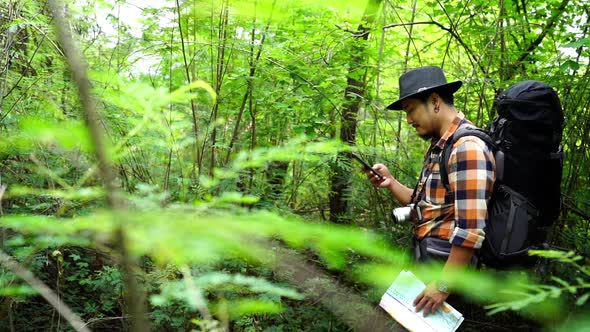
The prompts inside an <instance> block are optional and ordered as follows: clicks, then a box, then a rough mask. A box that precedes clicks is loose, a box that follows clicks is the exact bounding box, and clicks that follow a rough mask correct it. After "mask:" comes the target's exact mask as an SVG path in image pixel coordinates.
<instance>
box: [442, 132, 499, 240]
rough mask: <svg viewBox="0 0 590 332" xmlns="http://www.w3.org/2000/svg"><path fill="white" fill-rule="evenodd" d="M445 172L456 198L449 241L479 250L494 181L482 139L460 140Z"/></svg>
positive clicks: (491, 160) (490, 163) (489, 159)
mask: <svg viewBox="0 0 590 332" xmlns="http://www.w3.org/2000/svg"><path fill="white" fill-rule="evenodd" d="M448 169H449V185H450V188H451V190H452V191H453V192H454V196H455V228H454V229H453V231H452V235H451V237H450V239H449V242H451V244H453V245H458V246H462V247H468V248H474V249H478V248H480V247H481V244H482V243H483V240H484V237H485V233H484V227H485V222H486V219H487V208H488V201H489V199H490V197H491V194H492V190H493V186H494V181H495V165H494V158H493V155H492V153H491V151H490V150H489V149H488V147H487V146H486V144H485V143H484V142H483V141H482V140H481V139H479V138H477V137H471V136H467V137H463V138H460V139H459V140H458V141H457V142H456V143H455V145H454V147H453V150H452V151H451V155H450V157H449V165H448Z"/></svg>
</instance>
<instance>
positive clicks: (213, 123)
mask: <svg viewBox="0 0 590 332" xmlns="http://www.w3.org/2000/svg"><path fill="white" fill-rule="evenodd" d="M179 3H180V8H176V3H174V2H171V1H167V2H164V3H162V4H155V3H154V4H152V3H151V2H150V3H149V4H148V3H146V5H145V8H143V9H142V10H138V9H132V8H131V7H130V6H129V5H127V4H125V3H123V2H120V1H111V0H96V1H93V0H90V1H84V2H79V1H69V3H68V10H69V12H70V13H71V14H70V16H69V17H70V19H71V26H72V27H73V30H74V32H75V34H76V36H77V39H78V43H79V47H80V49H81V50H82V52H83V54H84V55H85V57H86V60H87V62H88V64H89V67H90V69H91V70H92V74H91V79H92V84H93V92H94V95H95V97H96V106H97V108H98V109H99V110H100V112H101V125H102V127H103V128H105V129H106V133H107V135H106V138H107V139H106V146H107V152H108V157H109V158H110V161H111V162H112V163H113V164H112V166H113V168H114V169H116V173H117V185H118V186H119V187H120V188H121V189H122V191H123V193H121V194H120V195H119V196H118V197H120V199H122V200H124V201H125V202H126V209H125V210H124V211H111V210H109V209H107V208H105V206H106V204H105V200H104V198H105V195H106V193H105V191H104V189H103V186H102V180H101V179H100V178H99V176H98V172H97V170H98V168H97V164H96V160H95V159H96V158H95V156H94V152H95V151H94V143H93V142H92V140H91V138H90V135H89V133H88V130H87V128H86V127H85V125H84V124H83V123H84V122H83V119H84V116H83V115H82V113H81V112H80V108H81V106H80V103H79V101H78V97H77V94H76V90H77V87H75V86H73V85H72V82H71V79H70V78H69V77H70V73H69V72H68V70H67V69H66V63H65V61H64V58H63V54H62V52H63V51H62V49H61V47H60V45H59V42H57V38H56V36H55V35H54V33H53V26H52V18H51V15H50V13H49V12H48V11H47V9H46V8H45V7H42V6H40V5H39V4H38V3H37V2H34V1H5V2H3V3H2V4H0V30H1V31H2V33H0V68H2V70H0V130H1V131H2V137H3V138H2V140H0V184H7V185H8V191H7V192H6V193H5V194H4V196H3V197H2V209H1V211H0V213H1V214H2V215H3V216H2V218H1V219H0V225H2V227H3V229H2V231H3V234H2V247H3V248H4V249H6V250H7V251H9V252H10V253H11V254H12V255H14V256H15V257H16V258H17V259H18V260H19V261H21V262H23V264H25V265H26V266H27V268H29V269H30V270H31V271H33V272H34V273H35V275H37V276H38V277H39V278H41V279H42V280H43V281H44V282H46V283H47V284H48V285H50V286H51V287H52V288H54V289H55V291H56V292H58V293H59V294H60V296H61V297H62V298H63V299H64V301H65V302H66V303H68V305H70V306H71V307H72V308H73V309H74V311H76V312H77V313H78V314H79V315H81V316H82V318H84V319H85V320H87V321H88V323H89V324H90V325H89V326H90V327H91V328H97V329H100V328H104V329H125V328H128V322H127V321H121V320H110V319H109V318H113V317H120V316H122V315H123V306H124V303H123V293H124V290H123V276H122V273H121V269H120V266H119V265H118V263H117V262H118V259H119V257H118V253H117V252H116V250H115V251H113V248H114V247H115V246H114V245H115V243H114V242H115V240H114V237H113V233H114V230H115V229H117V227H119V226H122V227H123V228H124V231H125V233H126V235H127V237H128V246H129V249H130V250H131V253H132V255H133V257H135V258H139V259H140V260H141V264H140V266H139V267H138V268H137V271H136V277H137V278H138V279H139V280H140V281H141V284H142V287H143V288H144V289H145V291H146V292H147V293H148V295H149V299H150V301H151V302H150V320H151V321H152V324H153V327H154V328H155V329H157V330H166V329H176V330H190V329H196V330H212V331H213V330H223V329H224V328H226V326H225V325H231V327H232V328H234V329H236V330H248V331H251V330H264V329H267V330H303V329H317V330H330V329H335V330H346V329H347V327H346V326H344V323H343V322H342V319H341V317H337V316H334V315H333V314H332V313H330V312H328V311H327V310H326V309H323V308H320V307H319V305H318V304H317V303H316V302H315V300H314V299H311V298H309V297H307V298H303V299H302V298H301V293H300V292H301V291H302V290H299V292H298V291H297V290H296V289H295V288H296V286H298V285H285V284H283V283H281V282H280V281H279V280H276V278H277V277H276V275H274V273H272V272H270V271H269V270H268V269H269V268H268V267H267V266H269V265H271V264H270V263H271V262H272V259H273V257H275V255H276V254H277V250H278V249H277V248H280V246H279V244H280V245H287V246H290V247H294V248H297V249H298V250H300V251H301V252H303V253H305V254H306V255H307V257H313V258H317V260H318V261H319V262H320V265H321V266H323V267H325V268H327V269H328V270H329V271H330V272H331V273H332V274H334V275H337V276H338V278H339V279H343V280H344V281H345V282H347V283H350V284H352V285H353V286H354V288H355V289H357V290H359V289H360V291H361V292H363V294H368V297H369V298H370V300H372V301H377V300H378V298H379V296H380V294H382V292H383V290H384V289H385V288H386V287H387V286H388V285H389V283H390V282H391V280H392V279H393V277H394V276H395V275H396V273H397V272H398V271H399V270H400V269H402V268H407V267H408V266H410V261H409V259H408V255H407V252H408V251H409V250H408V249H407V248H408V247H409V246H411V243H410V242H411V238H410V236H409V234H411V225H408V224H403V225H397V224H393V222H392V220H391V217H390V211H391V208H393V207H394V206H395V202H393V201H392V199H391V198H390V197H389V195H388V194H387V193H385V192H383V191H379V190H376V189H374V188H373V187H372V186H371V185H370V184H369V183H368V182H367V181H366V178H365V176H364V174H362V173H361V172H358V171H356V170H355V169H356V165H348V164H347V163H346V162H343V165H340V166H342V168H343V169H344V170H345V171H347V172H350V173H352V174H353V176H352V177H351V178H350V184H349V187H348V189H347V191H346V192H344V193H342V194H343V197H345V198H346V199H347V200H348V202H349V210H348V211H346V214H347V218H346V219H347V220H351V221H352V222H351V225H349V226H347V227H341V226H334V225H331V224H327V223H325V221H326V220H328V219H329V217H330V216H329V206H328V205H329V204H328V197H329V194H330V190H332V189H331V188H332V187H331V185H330V184H331V180H332V177H333V176H334V174H333V172H332V171H331V167H329V166H330V165H331V164H333V163H334V162H335V160H336V159H335V156H336V154H337V153H338V152H343V151H352V150H354V151H358V152H359V153H361V154H363V156H364V157H366V158H367V159H368V160H369V161H370V162H373V163H377V162H381V163H384V164H386V165H388V166H389V168H390V170H391V171H392V173H393V175H394V176H395V177H396V178H397V179H399V180H400V182H402V183H405V184H407V185H409V186H412V185H413V184H414V182H415V179H416V176H417V174H418V172H419V171H420V169H421V161H422V157H423V153H424V151H425V150H426V148H427V145H428V143H429V142H423V141H421V140H419V139H418V137H417V136H416V135H415V133H414V132H413V130H412V128H409V127H408V126H406V125H405V124H404V118H403V115H402V114H401V113H398V112H386V111H383V108H384V105H385V104H387V103H388V102H391V100H394V99H397V97H398V93H399V92H398V90H397V84H398V81H397V79H398V77H399V75H400V74H401V73H402V72H403V71H405V70H406V69H407V68H412V67H415V66H419V65H426V64H439V65H442V66H443V67H444V69H445V71H446V73H447V76H448V77H449V79H460V80H463V81H464V86H463V88H462V89H461V90H460V91H459V93H458V95H457V98H456V106H457V108H459V109H461V110H463V111H464V112H465V113H466V115H467V117H468V118H470V119H471V120H472V121H474V122H475V123H476V124H479V125H482V124H485V123H487V122H488V121H489V119H490V118H492V117H493V116H494V110H493V107H492V106H493V99H494V97H495V96H496V94H497V93H498V92H500V91H501V90H502V89H504V88H505V87H507V86H508V85H509V84H511V83H513V82H515V81H517V80H521V79H541V80H545V81H547V82H549V83H550V84H552V85H553V86H555V87H556V88H557V90H558V92H559V93H560V95H561V96H562V102H563V106H564V109H565V110H566V114H567V118H568V123H567V124H566V128H565V134H564V151H565V152H566V154H567V156H568V159H567V160H566V164H565V168H564V186H563V192H564V194H565V197H566V199H565V201H564V202H565V205H564V206H565V208H564V213H563V217H562V218H561V219H560V220H559V221H558V222H557V224H556V225H555V227H554V235H553V238H552V241H553V244H555V245H557V246H561V247H565V248H567V249H568V250H569V249H571V250H572V252H576V253H579V254H580V256H578V255H577V254H573V253H568V252H557V251H543V252H537V253H534V254H536V255H541V256H543V257H544V258H546V259H548V260H550V262H551V263H550V264H549V268H550V272H549V273H547V278H536V277H535V276H534V275H533V274H532V273H528V275H527V276H524V275H522V274H516V275H504V274H499V275H496V274H491V275H483V276H482V275H481V274H475V273H474V274H472V273H464V274H461V275H460V276H457V278H456V279H457V280H460V281H461V282H457V283H456V284H455V285H453V287H454V288H455V289H456V290H457V291H458V292H462V293H464V294H466V295H467V296H468V297H473V298H474V300H477V301H483V302H484V303H496V304H493V305H490V306H489V307H488V308H489V309H490V310H491V312H492V313H497V314H496V316H495V317H498V316H499V315H500V313H499V312H501V311H506V310H518V311H522V312H527V314H529V311H530V314H534V312H535V311H536V312H539V311H541V312H545V313H550V314H551V315H552V316H555V317H559V318H558V319H555V320H554V321H551V322H549V323H547V324H551V326H552V327H556V328H558V327H559V325H560V324H561V323H562V322H564V321H567V325H564V326H563V328H564V329H565V328H572V329H580V330H583V328H584V327H585V326H588V324H589V323H588V322H587V321H586V320H585V318H584V315H583V314H584V312H587V308H588V299H589V295H588V294H590V293H589V291H588V281H587V279H588V278H587V276H588V265H589V264H588V262H587V261H584V259H583V258H581V257H584V256H587V255H588V254H589V253H588V248H590V245H589V241H588V230H589V229H590V227H589V221H588V217H587V216H588V213H587V212H584V211H588V210H589V208H588V207H589V206H590V205H589V203H588V202H590V191H588V188H587V186H586V185H585V184H586V183H588V181H590V174H589V173H588V170H590V165H588V163H589V161H588V158H587V156H588V144H589V143H588V140H587V136H588V128H589V126H588V119H590V117H589V116H588V107H587V100H588V99H589V95H588V93H589V92H588V89H587V88H586V86H587V81H588V75H587V72H588V70H587V69H588V56H589V55H590V53H589V52H590V47H588V46H590V45H589V43H588V40H589V37H588V31H587V30H588V29H586V28H585V26H586V25H587V18H588V15H587V8H586V7H587V6H586V5H585V4H584V3H583V2H562V1H549V2H540V1H527V2H526V4H525V3H522V2H511V1H509V2H500V3H498V4H496V3H494V4H490V3H489V2H485V1H481V0H474V1H469V2H465V1H445V2H441V1H426V2H413V1H401V2H399V1H398V2H395V3H393V2H382V6H381V8H380V11H379V13H380V14H379V17H378V18H377V19H376V20H375V22H376V23H375V24H373V25H372V26H371V27H370V29H369V30H368V38H367V40H366V41H364V40H363V39H362V38H355V37H358V36H355V35H354V33H355V31H357V29H358V26H359V24H360V23H361V22H363V14H364V13H365V10H366V7H367V3H368V1H346V2H343V1H332V0H330V1H323V2H321V3H318V2H314V1H307V0H305V1H302V0H290V1H266V0H265V1H254V2H252V1H237V0H235V1H234V0H232V1H213V2H211V1H201V0H196V1H181V2H179ZM562 3H564V4H567V5H566V6H565V7H563V8H562V7H560V5H561V4H562ZM523 5H524V6H525V7H523ZM499 6H503V7H499ZM132 10H135V12H133V11H132ZM133 13H137V15H135V14H133ZM225 13H227V17H228V18H227V20H226V19H225V18H224V17H225V16H224V15H225ZM583 13H586V14H583ZM134 16H138V18H137V19H134ZM537 41H539V42H538V43H536V42H537ZM359 49H361V50H363V54H364V55H366V62H364V63H361V64H357V65H360V69H359V68H357V70H355V71H354V72H353V76H354V77H355V78H357V79H360V80H362V81H363V82H365V84H366V85H367V89H366V91H365V93H364V94H363V95H362V96H360V97H362V102H361V104H360V105H359V106H360V107H359V110H358V114H356V115H355V121H356V142H355V143H356V146H352V147H351V146H343V145H342V144H340V143H339V139H338V138H339V133H340V130H341V129H342V128H341V123H342V114H343V109H344V108H345V106H346V105H345V99H344V97H345V96H344V91H345V89H346V87H347V78H348V76H350V75H349V74H351V68H352V67H351V66H352V65H354V64H355V62H354V61H353V59H358V56H359V53H358V52H357V51H358V50H359ZM258 52H260V53H258ZM355 68H356V67H355ZM4 239H5V240H4ZM392 245H393V247H394V248H392ZM439 272H440V267H433V268H423V269H420V268H417V267H416V273H417V274H418V275H420V277H422V278H423V279H424V280H433V279H435V278H436V277H437V276H438V273H439ZM0 294H1V295H3V297H2V300H3V304H6V306H4V307H2V308H9V309H8V311H6V310H4V309H0V319H2V318H4V317H5V316H7V315H8V314H9V313H11V314H13V316H14V318H15V324H16V326H15V329H16V330H27V329H34V328H39V329H41V328H44V329H47V325H48V322H49V323H54V325H53V326H54V329H55V330H58V329H63V328H64V325H63V322H62V323H59V321H58V320H57V318H55V317H56V316H55V317H53V318H52V316H51V314H52V310H51V308H50V307H49V306H48V305H47V304H44V302H42V300H40V299H39V297H37V296H35V295H34V294H33V291H32V290H31V288H29V287H28V286H26V285H24V284H22V282H20V281H18V280H16V279H15V278H14V276H13V275H12V274H10V273H9V272H8V271H3V272H2V274H1V275H0ZM8 304H11V305H12V307H11V306H10V305H8ZM200 306H204V307H205V308H207V310H209V311H210V312H211V313H212V314H213V317H211V318H207V317H205V316H204V315H203V313H202V312H201V310H200V309H199V308H200ZM10 308H13V309H10ZM572 308H573V310H571V311H574V312H575V315H576V316H575V317H574V316H572V317H574V318H571V319H568V318H566V317H564V315H565V313H564V312H566V311H568V310H569V309H572ZM201 309H203V308H202V307H201ZM560 309H561V310H562V311H560ZM548 315H549V314H547V315H546V316H548ZM26 317H33V318H32V319H30V320H28V321H27V320H25V319H26ZM580 317H581V318H580ZM561 318H563V319H561ZM578 318H579V321H578V322H576V319H578ZM311 322H313V323H311ZM60 324H61V325H60ZM310 324H311V325H310ZM49 325H50V324H49Z"/></svg>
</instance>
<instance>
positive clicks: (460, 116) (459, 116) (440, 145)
mask: <svg viewBox="0 0 590 332" xmlns="http://www.w3.org/2000/svg"><path fill="white" fill-rule="evenodd" d="M463 119H465V114H463V112H458V113H457V115H456V116H455V118H454V119H453V122H451V126H450V127H449V128H448V129H447V131H446V132H445V133H444V134H443V135H442V137H441V138H440V139H439V140H438V142H436V143H435V139H433V140H432V143H433V144H434V145H435V146H436V147H437V148H439V149H441V150H442V149H443V148H444V147H445V144H446V143H447V140H448V139H449V137H451V135H453V134H454V133H455V131H456V130H457V128H459V125H460V124H461V122H462V121H463Z"/></svg>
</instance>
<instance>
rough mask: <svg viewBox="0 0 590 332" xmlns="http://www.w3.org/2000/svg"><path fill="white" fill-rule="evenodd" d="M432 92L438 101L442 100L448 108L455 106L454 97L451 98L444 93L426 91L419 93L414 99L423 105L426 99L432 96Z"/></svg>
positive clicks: (448, 94) (449, 94) (451, 95)
mask: <svg viewBox="0 0 590 332" xmlns="http://www.w3.org/2000/svg"><path fill="white" fill-rule="evenodd" d="M434 92H436V93H437V94H438V95H439V97H440V99H442V101H443V102H444V103H445V104H447V105H449V106H455V96H453V94H452V93H449V92H446V91H436V90H435V91H428V92H426V93H421V94H419V95H417V96H415V97H414V98H417V99H419V100H420V101H421V102H422V103H425V102H426V101H427V100H428V98H429V97H430V95H431V94H433V93H434Z"/></svg>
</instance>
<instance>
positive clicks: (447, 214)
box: [414, 113, 495, 249]
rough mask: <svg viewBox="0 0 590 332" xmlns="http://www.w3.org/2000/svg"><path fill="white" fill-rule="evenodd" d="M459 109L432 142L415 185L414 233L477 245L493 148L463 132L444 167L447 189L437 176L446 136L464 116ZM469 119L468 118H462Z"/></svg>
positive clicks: (491, 176)
mask: <svg viewBox="0 0 590 332" xmlns="http://www.w3.org/2000/svg"><path fill="white" fill-rule="evenodd" d="M464 117H465V116H464V115H463V113H458V114H457V116H456V117H455V119H454V120H453V122H452V124H451V127H450V128H449V129H448V130H447V131H446V132H445V134H444V135H443V136H442V137H441V138H440V139H439V140H438V141H437V142H435V141H434V140H433V142H432V145H431V147H430V149H429V150H428V152H427V153H426V156H425V166H424V169H423V171H422V175H421V177H420V182H419V183H418V186H417V188H416V195H417V197H421V199H420V201H419V203H418V206H419V208H420V212H421V213H422V220H421V221H419V222H417V223H416V224H415V225H414V236H415V237H416V238H417V239H422V238H424V237H425V236H433V237H438V238H441V239H444V240H449V242H450V243H451V244H453V245H458V246H462V247H468V248H474V249H478V248H480V247H481V244H482V242H483V239H484V236H485V233H484V230H483V229H484V226H485V221H486V218H487V203H488V200H489V199H490V196H491V194H492V189H493V185H494V181H495V163H494V157H493V155H492V152H491V151H490V150H489V149H488V147H487V145H486V144H485V143H484V142H483V141H482V140H481V139H479V138H477V137H474V136H465V137H462V138H460V139H459V140H457V142H456V143H455V144H454V146H453V148H452V150H451V155H450V157H449V164H448V167H447V170H448V177H449V186H450V188H451V192H450V193H448V194H447V193H446V190H445V188H444V185H443V183H442V181H441V178H440V163H439V159H440V157H439V156H440V153H441V151H442V149H443V148H444V146H445V143H446V142H447V139H449V137H450V136H451V135H452V134H453V133H454V132H455V131H456V130H457V128H458V127H459V125H460V124H461V122H462V121H463V120H464ZM463 122H466V123H469V122H468V121H467V120H465V121H463Z"/></svg>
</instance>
